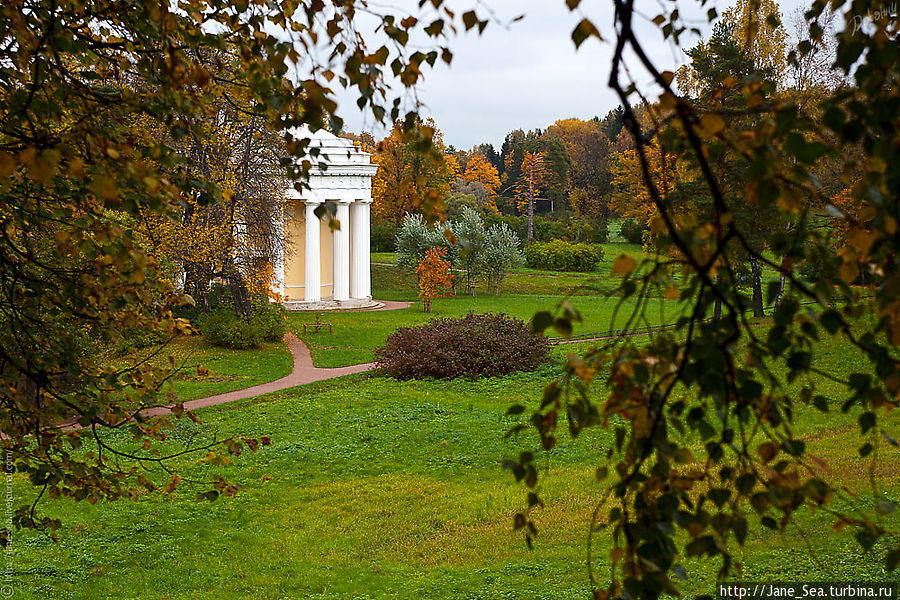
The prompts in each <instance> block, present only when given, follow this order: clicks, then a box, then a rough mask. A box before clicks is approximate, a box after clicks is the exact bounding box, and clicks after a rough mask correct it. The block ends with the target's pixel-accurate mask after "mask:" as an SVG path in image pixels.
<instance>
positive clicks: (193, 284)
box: [184, 264, 209, 313]
mask: <svg viewBox="0 0 900 600" xmlns="http://www.w3.org/2000/svg"><path fill="white" fill-rule="evenodd" d="M208 290H209V281H208V280H207V279H206V278H204V277H201V275H200V269H199V268H198V267H197V265H195V264H185V265H184V291H185V293H187V294H189V295H190V296H191V297H192V298H193V299H194V305H195V306H196V307H197V308H199V309H200V310H202V311H203V312H205V313H207V312H209V298H207V291H208Z"/></svg>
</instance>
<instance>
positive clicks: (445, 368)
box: [375, 313, 550, 380]
mask: <svg viewBox="0 0 900 600" xmlns="http://www.w3.org/2000/svg"><path fill="white" fill-rule="evenodd" d="M549 353H550V342H549V341H548V340H547V338H545V337H544V336H543V335H541V334H536V333H532V331H531V329H530V328H529V327H528V326H527V325H526V324H525V323H524V322H522V321H520V320H519V319H515V318H513V317H510V316H509V315H505V314H503V313H501V314H498V315H495V314H493V313H487V314H483V315H476V314H473V313H469V314H468V315H466V316H465V317H461V318H458V319H451V318H439V319H432V320H431V321H429V322H428V323H426V324H425V325H420V326H419V327H401V328H400V329H398V330H397V331H395V332H394V333H392V334H391V335H390V336H388V339H387V342H386V343H385V345H384V346H382V347H381V348H378V349H377V350H376V351H375V365H376V366H378V367H380V368H382V369H384V370H385V371H387V373H388V375H390V376H391V377H395V378H397V379H402V380H406V379H425V378H427V377H433V378H435V379H455V378H456V377H467V378H470V379H476V378H478V377H496V376H499V375H506V374H507V373H512V372H514V371H531V370H534V369H536V368H537V367H538V365H540V364H541V363H542V362H543V361H544V360H545V359H546V358H547V355H548V354H549Z"/></svg>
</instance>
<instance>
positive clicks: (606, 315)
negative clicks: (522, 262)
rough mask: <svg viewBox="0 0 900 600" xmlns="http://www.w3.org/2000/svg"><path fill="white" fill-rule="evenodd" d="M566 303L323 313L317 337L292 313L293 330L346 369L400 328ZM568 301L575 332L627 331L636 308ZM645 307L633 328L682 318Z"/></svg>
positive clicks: (317, 358) (307, 319) (496, 299)
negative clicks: (578, 319) (576, 318)
mask: <svg viewBox="0 0 900 600" xmlns="http://www.w3.org/2000/svg"><path fill="white" fill-rule="evenodd" d="M565 299H566V297H564V296H512V295H504V296H477V297H475V298H472V297H469V296H459V297H456V298H442V299H438V300H435V301H434V305H433V311H432V313H431V314H427V313H424V312H422V309H421V304H418V303H416V304H413V306H411V307H410V308H407V309H401V310H391V311H378V312H371V313H366V315H365V317H364V318H360V315H359V314H358V313H346V312H344V313H341V312H335V313H320V314H321V317H320V318H321V320H323V321H327V322H330V323H332V325H333V330H332V333H328V330H327V329H325V330H321V331H319V332H318V333H307V334H303V329H302V327H300V325H301V324H302V323H311V322H313V321H314V320H315V317H314V315H312V314H309V313H293V314H290V315H289V316H288V323H289V325H290V327H291V329H292V331H294V332H295V333H296V334H297V335H298V336H299V337H300V338H302V339H303V341H304V342H305V343H306V344H307V346H309V348H310V352H311V354H312V357H313V363H314V364H315V365H316V366H318V367H342V366H346V365H352V364H357V363H363V362H370V361H371V360H372V352H373V350H374V349H375V348H376V347H378V346H381V345H384V342H385V340H386V339H387V336H388V335H390V334H391V333H393V332H394V331H395V330H396V329H397V328H398V327H405V326H410V325H419V324H422V323H425V322H427V321H429V320H430V319H432V318H434V317H458V316H463V315H465V314H466V313H467V312H469V311H473V312H476V313H485V312H494V313H499V312H504V313H506V314H508V315H511V316H514V317H518V318H519V319H522V320H523V321H526V322H529V321H530V319H531V317H532V315H534V313H536V312H538V311H541V310H554V309H555V308H556V307H557V305H558V304H559V303H560V302H561V301H563V300H565ZM569 300H570V302H571V304H572V305H573V306H574V307H575V308H576V309H577V310H578V311H579V312H580V313H581V316H582V319H583V322H582V323H581V324H579V325H577V326H576V329H575V333H588V332H597V331H608V330H609V329H610V328H616V327H624V326H625V325H626V324H628V323H629V319H630V317H631V316H632V314H633V313H634V308H635V306H636V305H635V303H634V302H633V301H626V302H624V303H622V306H621V307H620V308H619V310H618V312H617V313H616V307H617V305H619V303H620V300H619V299H618V298H606V297H602V296H596V297H584V296H579V297H573V298H570V299H569ZM644 308H645V310H643V311H642V313H643V316H642V317H641V318H639V319H638V318H635V319H633V320H632V321H631V322H632V326H644V325H648V324H649V325H659V324H662V323H670V322H673V321H675V320H676V319H677V318H678V314H679V310H678V305H677V303H675V302H671V301H666V300H662V299H653V300H651V301H650V302H649V303H648V304H647V306H646V307H644ZM614 313H615V314H614ZM551 335H556V334H552V333H551Z"/></svg>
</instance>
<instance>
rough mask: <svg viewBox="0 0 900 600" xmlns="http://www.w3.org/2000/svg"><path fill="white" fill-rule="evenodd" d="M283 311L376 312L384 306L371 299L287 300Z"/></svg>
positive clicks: (283, 304)
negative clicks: (362, 310) (363, 310)
mask: <svg viewBox="0 0 900 600" xmlns="http://www.w3.org/2000/svg"><path fill="white" fill-rule="evenodd" d="M282 306H284V308H285V310H290V311H303V312H315V311H326V310H360V309H366V310H376V309H379V308H381V307H383V306H384V303H383V302H379V301H378V300H372V299H371V298H351V299H350V300H332V299H331V298H323V299H322V300H321V301H319V302H304V301H303V300H288V301H287V302H283V303H282Z"/></svg>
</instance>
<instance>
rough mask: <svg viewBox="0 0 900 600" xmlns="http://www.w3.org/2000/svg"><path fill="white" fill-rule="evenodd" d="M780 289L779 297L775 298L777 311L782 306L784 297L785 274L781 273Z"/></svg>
mask: <svg viewBox="0 0 900 600" xmlns="http://www.w3.org/2000/svg"><path fill="white" fill-rule="evenodd" d="M779 275H780V277H779V278H780V283H781V285H780V287H779V288H778V295H777V296H775V309H776V310H778V307H779V306H781V297H782V296H783V295H784V273H780V274H779Z"/></svg>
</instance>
